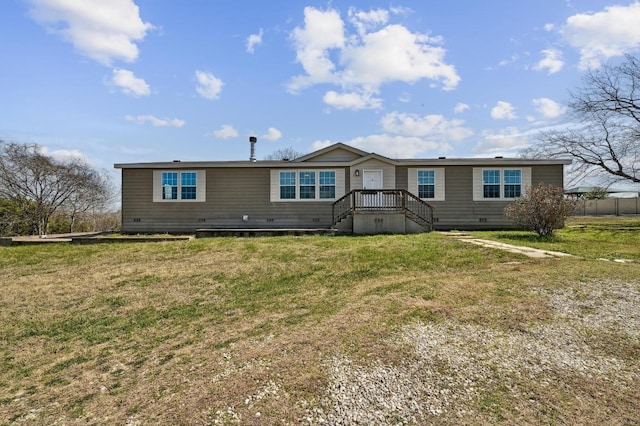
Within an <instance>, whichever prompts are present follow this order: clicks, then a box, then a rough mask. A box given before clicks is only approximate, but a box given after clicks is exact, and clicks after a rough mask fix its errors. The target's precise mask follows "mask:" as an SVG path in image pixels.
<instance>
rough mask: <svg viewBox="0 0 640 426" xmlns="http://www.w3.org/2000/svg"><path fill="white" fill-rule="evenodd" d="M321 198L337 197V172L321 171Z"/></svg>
mask: <svg viewBox="0 0 640 426" xmlns="http://www.w3.org/2000/svg"><path fill="white" fill-rule="evenodd" d="M320 198H329V199H333V198H336V172H334V171H327V172H320Z"/></svg>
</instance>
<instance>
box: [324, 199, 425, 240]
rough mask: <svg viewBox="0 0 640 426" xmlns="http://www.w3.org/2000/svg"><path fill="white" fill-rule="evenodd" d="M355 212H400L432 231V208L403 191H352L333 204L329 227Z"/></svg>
mask: <svg viewBox="0 0 640 426" xmlns="http://www.w3.org/2000/svg"><path fill="white" fill-rule="evenodd" d="M355 211H387V212H395V211H401V212H404V214H405V216H406V217H408V218H409V219H411V220H413V221H414V222H416V223H418V224H419V225H422V226H424V227H425V228H427V229H428V230H429V231H431V230H432V229H433V207H432V206H431V205H429V204H428V203H426V202H425V201H424V200H422V199H420V198H419V197H417V196H416V195H414V194H412V193H411V192H409V191H407V190H405V189H354V190H352V191H350V192H348V193H347V194H345V195H343V196H342V197H340V198H339V199H337V200H336V201H335V202H334V203H333V206H332V218H333V219H332V225H331V226H335V225H336V224H338V223H339V222H340V221H342V220H344V219H345V218H347V217H349V216H352V215H353V213H354V212H355Z"/></svg>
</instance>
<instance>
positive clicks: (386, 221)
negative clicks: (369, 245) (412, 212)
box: [353, 212, 427, 234]
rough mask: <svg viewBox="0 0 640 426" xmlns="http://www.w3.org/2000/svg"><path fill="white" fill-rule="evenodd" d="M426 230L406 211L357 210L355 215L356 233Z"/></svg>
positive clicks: (392, 232) (413, 232)
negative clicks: (407, 215)
mask: <svg viewBox="0 0 640 426" xmlns="http://www.w3.org/2000/svg"><path fill="white" fill-rule="evenodd" d="M426 231H427V229H426V228H424V227H423V226H421V225H419V224H417V223H415V222H414V221H412V220H411V219H409V218H407V217H406V216H405V215H404V213H385V212H356V213H355V214H354V215H353V233H354V234H417V233H420V232H426Z"/></svg>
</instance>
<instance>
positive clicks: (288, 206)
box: [122, 168, 335, 232]
mask: <svg viewBox="0 0 640 426" xmlns="http://www.w3.org/2000/svg"><path fill="white" fill-rule="evenodd" d="M333 169H335V168H333ZM122 174H123V178H122V230H123V232H194V231H195V230H196V229H199V228H237V227H244V228H289V227H295V228H322V227H329V226H331V220H332V216H331V215H332V203H331V202H330V201H323V202H291V203H286V202H278V203H272V202H270V199H269V194H270V181H269V179H270V171H269V169H267V168H256V169H246V168H243V169H240V168H239V169H229V168H227V169H207V170H206V175H207V186H206V189H207V192H206V201H205V202H201V203H200V202H161V203H154V202H153V200H152V193H153V170H151V169H123V170H122ZM245 215H246V216H247V217H248V220H247V221H244V220H243V216H245Z"/></svg>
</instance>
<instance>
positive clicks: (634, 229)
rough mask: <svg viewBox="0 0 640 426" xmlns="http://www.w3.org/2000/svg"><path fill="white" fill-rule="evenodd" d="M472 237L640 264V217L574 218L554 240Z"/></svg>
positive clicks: (520, 235) (489, 234) (523, 234)
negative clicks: (633, 261) (632, 261)
mask: <svg viewBox="0 0 640 426" xmlns="http://www.w3.org/2000/svg"><path fill="white" fill-rule="evenodd" d="M472 234H473V235H474V236H478V237H481V238H489V239H493V240H497V241H502V242H506V243H510V244H519V245H524V246H529V247H534V248H540V249H545V250H554V251H561V252H565V253H570V254H573V255H576V256H582V257H586V258H589V259H598V258H600V259H609V260H613V259H627V260H635V261H636V262H640V217H573V218H570V219H569V220H568V221H567V223H566V225H565V227H564V228H563V229H559V230H556V231H555V234H554V236H553V237H551V238H540V237H538V236H537V235H536V234H535V233H533V232H528V231H482V232H473V233H472Z"/></svg>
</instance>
